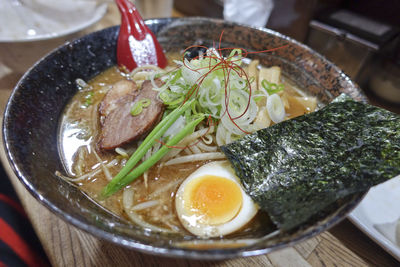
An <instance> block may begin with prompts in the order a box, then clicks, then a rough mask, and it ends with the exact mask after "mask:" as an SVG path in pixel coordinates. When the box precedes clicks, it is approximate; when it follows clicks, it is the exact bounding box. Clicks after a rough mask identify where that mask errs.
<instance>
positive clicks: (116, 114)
mask: <svg viewBox="0 0 400 267" xmlns="http://www.w3.org/2000/svg"><path fill="white" fill-rule="evenodd" d="M128 82H129V81H128ZM130 83H132V82H130ZM156 83H157V86H161V85H162V82H161V81H160V80H156ZM117 84H118V83H116V84H115V85H117ZM133 84H134V83H133ZM115 85H114V86H113V88H112V89H110V90H111V91H110V92H108V93H107V94H106V96H105V97H104V99H103V101H102V103H101V104H100V107H99V112H100V115H101V116H102V117H103V119H102V123H101V135H100V141H99V146H100V148H101V149H106V150H108V149H114V148H116V147H119V146H121V145H124V144H126V143H128V142H131V141H134V140H136V139H138V138H140V137H141V136H142V135H144V134H146V133H147V132H149V131H150V130H151V129H152V128H153V127H154V126H155V125H156V123H158V122H159V121H160V119H161V116H162V114H163V112H164V104H163V103H162V101H161V100H160V99H159V97H158V92H157V91H154V90H153V86H152V84H151V82H150V81H145V82H143V84H142V87H141V89H140V90H136V89H135V88H134V87H135V85H130V89H128V88H125V87H124V88H121V87H122V86H120V85H118V86H115ZM126 85H127V84H125V85H124V86H126ZM112 90H117V92H112ZM115 96H118V97H115ZM111 99H112V100H111ZM142 99H148V100H150V105H149V106H148V107H145V108H143V110H142V112H141V113H140V114H138V115H136V116H132V115H131V113H130V111H131V109H132V107H133V106H134V105H135V103H136V102H138V101H140V100H142ZM103 102H104V103H103Z"/></svg>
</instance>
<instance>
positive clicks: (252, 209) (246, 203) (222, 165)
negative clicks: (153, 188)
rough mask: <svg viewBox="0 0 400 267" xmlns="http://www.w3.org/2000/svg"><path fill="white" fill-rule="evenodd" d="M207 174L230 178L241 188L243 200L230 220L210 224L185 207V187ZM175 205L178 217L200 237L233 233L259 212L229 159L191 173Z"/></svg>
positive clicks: (204, 166)
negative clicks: (203, 221) (238, 209)
mask: <svg viewBox="0 0 400 267" xmlns="http://www.w3.org/2000/svg"><path fill="white" fill-rule="evenodd" d="M205 175H214V176H220V177H223V178H226V179H229V180H232V181H234V182H235V183H236V184H237V185H238V186H239V188H240V191H241V194H242V198H243V202H242V206H241V208H240V211H239V212H238V214H237V215H236V216H235V217H234V218H233V219H232V220H230V221H228V222H226V223H222V224H219V225H208V224H205V223H202V222H201V221H202V220H201V217H199V216H198V215H197V216H196V215H193V214H192V213H191V212H190V211H188V210H187V208H186V207H185V203H184V199H183V194H184V191H185V187H186V185H187V184H188V183H190V182H191V181H192V180H194V179H197V178H199V177H202V176H205ZM175 207H176V212H177V214H178V218H179V220H180V221H181V223H182V225H183V226H184V227H185V229H187V230H188V231H189V232H191V233H192V234H194V235H197V236H200V237H204V238H207V237H217V236H223V235H227V234H231V233H233V232H235V231H237V230H239V229H240V228H242V227H243V226H244V225H246V224H247V223H248V222H249V221H250V220H251V219H252V218H253V217H254V216H255V215H256V213H257V211H258V207H257V206H256V204H254V202H253V200H252V199H251V198H250V197H249V196H248V195H247V194H246V193H245V192H244V190H243V188H242V186H241V184H240V180H239V178H237V176H236V175H235V172H234V170H233V169H232V167H231V165H230V164H229V162H228V161H215V162H210V163H208V164H206V165H203V166H202V167H200V168H199V169H197V170H196V171H195V172H193V173H192V174H191V175H189V176H188V177H187V178H186V180H185V181H184V182H183V183H182V184H181V185H180V187H179V189H178V191H177V193H176V197H175Z"/></svg>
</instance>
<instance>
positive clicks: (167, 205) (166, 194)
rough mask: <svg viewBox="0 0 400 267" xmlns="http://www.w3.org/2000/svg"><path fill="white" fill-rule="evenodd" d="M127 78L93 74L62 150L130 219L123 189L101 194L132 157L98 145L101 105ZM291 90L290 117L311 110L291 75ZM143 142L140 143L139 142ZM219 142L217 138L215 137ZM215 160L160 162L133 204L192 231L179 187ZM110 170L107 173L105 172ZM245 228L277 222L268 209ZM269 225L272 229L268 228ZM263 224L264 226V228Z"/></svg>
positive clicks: (91, 188) (73, 169) (138, 186)
mask: <svg viewBox="0 0 400 267" xmlns="http://www.w3.org/2000/svg"><path fill="white" fill-rule="evenodd" d="M123 79H126V76H125V75H123V74H121V72H120V71H119V70H118V69H117V67H112V68H110V69H108V70H106V71H105V72H103V73H101V74H100V75H98V76H96V77H95V78H93V79H92V80H91V81H89V82H88V84H87V86H86V85H85V86H84V88H82V90H80V91H79V92H78V93H77V94H76V95H75V96H74V97H73V98H72V100H71V101H70V103H69V104H68V106H67V107H66V109H65V112H64V116H63V118H62V122H61V127H60V135H59V136H60V140H59V144H60V151H61V154H62V155H61V156H62V159H63V162H64V165H65V169H66V171H67V173H68V175H69V176H70V177H80V176H82V175H84V174H88V175H86V176H85V177H86V178H85V179H81V180H75V181H74V182H75V183H76V184H77V185H78V186H79V188H80V189H82V190H83V191H84V192H86V193H87V194H88V195H89V196H90V197H92V198H93V199H95V200H96V201H98V202H99V203H100V204H101V205H103V206H104V207H105V208H107V209H108V210H110V211H111V212H113V213H115V214H116V215H118V216H121V217H124V218H125V219H127V220H129V217H128V216H127V214H126V213H125V212H124V207H123V199H122V195H123V190H120V191H119V192H117V193H116V194H114V195H112V196H111V197H109V198H107V199H105V200H100V197H99V196H100V192H101V190H102V189H103V188H104V187H105V186H106V185H107V183H108V182H109V181H110V180H109V178H110V177H109V178H107V175H105V173H106V172H109V176H111V177H113V176H115V175H116V174H117V173H118V172H119V170H120V169H121V168H122V166H123V165H124V164H125V162H126V161H127V159H128V158H127V157H124V156H121V155H119V154H117V153H116V152H114V151H100V150H99V149H98V148H97V145H96V144H97V142H98V135H99V126H100V125H99V124H100V123H99V116H98V104H99V102H100V101H101V100H102V98H103V97H104V95H105V93H106V92H107V90H108V89H109V88H110V87H111V86H112V85H113V84H114V83H116V82H118V81H120V80H123ZM283 83H284V85H285V90H286V92H287V93H288V95H289V96H290V97H288V100H289V101H290V103H289V104H290V108H289V109H288V110H286V113H287V114H289V116H288V117H289V118H290V117H295V116H298V115H302V114H304V113H308V112H310V110H307V109H306V108H304V106H303V105H301V103H298V102H297V101H296V98H295V96H300V94H299V93H298V92H299V90H298V89H297V88H296V87H295V86H294V85H293V84H292V83H291V82H290V81H289V80H287V79H285V80H284V81H283ZM139 142H140V141H139ZM214 142H215V141H214ZM136 143H137V142H134V143H132V144H129V145H126V146H124V147H123V148H124V149H125V150H126V151H128V152H129V153H130V154H131V153H132V152H133V151H134V150H135V148H136V147H137V144H136ZM208 162H210V161H198V162H192V163H184V164H179V165H173V166H162V164H160V163H159V164H156V165H155V166H153V167H152V168H151V169H150V170H149V171H148V174H147V175H148V177H147V181H145V179H143V177H140V178H139V179H136V180H135V181H134V182H132V183H131V184H130V185H129V186H128V188H132V190H133V192H134V194H133V196H134V200H133V205H132V206H136V205H138V204H140V203H146V204H148V205H150V207H151V208H143V209H141V207H140V205H139V206H136V207H137V209H136V210H135V213H136V214H137V215H138V216H139V218H140V219H141V220H143V221H145V222H148V223H150V224H152V225H156V226H158V227H163V228H166V229H171V230H173V231H174V232H179V233H184V234H188V232H187V231H186V230H185V229H184V228H183V226H182V225H181V223H180V221H179V219H178V217H177V215H176V212H175V204H174V197H175V193H176V191H177V188H178V187H179V185H180V184H181V183H182V182H183V180H184V179H185V178H186V177H187V176H189V175H190V174H191V173H192V172H194V171H195V170H196V169H198V168H199V167H200V166H202V165H204V164H206V163H208ZM105 168H106V169H107V171H105ZM71 180H72V179H71ZM258 213H259V214H258V215H257V216H256V217H255V219H253V220H252V222H251V223H250V224H248V225H246V226H245V227H244V229H242V231H239V232H241V233H236V234H235V235H241V234H243V233H246V232H249V231H260V229H264V230H261V231H262V232H264V233H265V232H266V231H271V228H272V224H271V223H270V221H269V219H268V216H266V215H265V214H263V213H262V212H260V211H259V212H258ZM265 224H267V225H270V226H271V227H266V226H265ZM261 225H263V227H260V226H261Z"/></svg>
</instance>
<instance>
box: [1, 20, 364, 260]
mask: <svg viewBox="0 0 400 267" xmlns="http://www.w3.org/2000/svg"><path fill="white" fill-rule="evenodd" d="M176 21H185V22H189V23H196V22H208V23H209V22H211V23H223V24H224V25H228V26H241V27H246V28H250V29H253V30H257V31H261V32H264V33H266V34H269V35H273V36H276V37H278V38H280V39H284V40H286V41H288V42H290V43H292V44H294V45H296V46H298V47H300V48H301V49H303V50H305V51H307V52H308V53H310V54H312V56H313V57H317V58H319V59H321V60H322V61H324V62H326V63H327V64H329V65H330V66H331V67H332V68H334V69H335V72H337V73H338V75H340V76H341V77H342V78H343V79H345V80H346V82H349V83H350V85H351V86H352V87H354V89H355V90H357V91H359V93H360V96H361V98H362V99H361V100H362V101H366V98H365V96H364V94H363V93H362V91H361V89H360V88H359V86H358V85H357V84H356V83H355V82H353V81H352V80H351V79H350V78H349V77H348V76H347V75H346V74H345V73H344V72H343V71H342V70H341V69H339V68H338V67H337V66H336V65H335V64H333V63H332V62H331V61H329V60H328V59H326V58H325V57H324V56H322V55H320V54H319V53H318V52H316V51H314V50H313V49H311V48H310V47H308V46H307V45H305V44H302V43H300V42H298V41H296V40H294V39H292V38H290V37H288V36H286V35H283V34H281V33H278V32H276V31H273V30H271V29H267V28H263V27H251V26H248V25H244V24H239V23H234V22H228V21H224V20H221V19H211V18H203V17H185V18H160V19H148V20H146V21H145V22H146V24H162V23H165V24H170V23H172V22H176ZM111 28H115V29H117V28H119V26H118V25H117V26H111V27H108V28H105V29H102V30H99V31H95V32H92V33H90V34H87V35H85V36H82V37H79V38H77V39H74V40H72V41H70V42H66V43H64V44H63V45H61V46H59V47H57V48H55V49H53V50H52V51H51V52H49V53H48V54H46V55H45V56H44V57H42V58H41V59H40V60H39V61H37V62H36V63H35V64H34V65H33V66H32V67H31V68H29V69H28V70H27V71H26V72H25V73H24V75H23V76H22V77H21V78H20V80H19V81H18V83H17V84H16V86H15V87H14V89H13V91H12V93H11V95H10V98H9V100H8V101H7V105H6V108H5V111H4V115H3V125H2V128H3V129H2V130H3V145H4V148H5V151H6V155H7V158H8V161H9V163H10V166H11V168H12V169H13V171H14V173H15V174H16V176H17V177H18V179H19V180H20V181H21V182H22V184H23V185H24V186H25V188H26V189H27V190H28V191H29V192H30V194H31V195H32V196H33V197H34V198H35V199H36V200H38V201H39V202H40V203H41V204H43V205H44V206H45V207H46V208H47V209H49V210H50V211H51V212H52V213H53V214H55V215H57V216H58V217H59V218H61V219H63V220H64V221H66V222H67V223H70V224H72V225H73V226H75V227H77V228H78V229H81V230H83V231H85V232H87V233H89V234H92V235H94V236H95V237H96V238H101V239H105V240H107V241H110V242H112V243H114V244H118V245H122V246H124V247H128V248H132V249H135V250H137V251H139V252H143V253H146V254H151V255H157V256H166V257H173V258H185V259H198V260H222V259H229V258H235V257H248V256H257V255H262V254H266V253H269V252H272V251H275V250H277V249H281V248H283V247H287V246H293V245H294V244H297V243H299V242H301V241H304V240H306V239H309V238H311V237H314V236H316V235H317V234H320V233H321V232H323V231H325V230H327V229H329V228H331V227H332V226H334V225H336V224H338V223H339V222H340V221H342V220H343V219H345V218H346V215H347V214H349V213H350V212H351V211H352V210H353V209H354V208H355V207H356V206H357V205H358V204H359V203H360V202H361V200H362V199H363V197H364V196H365V194H364V193H359V194H356V195H354V196H353V198H352V200H351V201H349V202H348V203H347V204H346V206H345V207H343V208H342V209H341V210H340V212H339V214H336V215H335V216H333V217H332V218H330V219H329V220H327V221H326V222H324V223H322V224H321V225H319V226H318V227H316V228H315V229H314V230H312V231H311V232H307V231H305V234H303V235H300V236H298V237H296V238H294V239H292V240H289V241H283V242H280V243H277V244H274V245H272V246H269V247H265V248H262V249H260V248H256V249H254V248H253V249H252V247H251V246H249V247H246V248H244V250H243V247H241V248H242V250H241V248H240V247H239V248H238V249H210V250H201V249H200V250H194V249H188V248H181V247H175V248H165V247H157V246H153V245H146V244H143V243H140V242H138V241H133V240H132V239H127V238H126V237H123V236H121V235H117V236H116V235H115V234H113V233H112V232H109V231H106V230H103V229H100V228H98V227H96V226H94V225H92V224H89V223H86V222H84V221H82V220H80V219H77V218H75V217H73V216H71V215H69V214H67V213H66V212H64V211H63V210H62V209H60V208H59V207H57V206H56V205H55V204H53V203H52V202H51V201H50V200H49V199H47V198H46V197H45V196H43V195H42V194H41V193H40V192H38V191H37V190H35V188H34V185H33V184H32V183H31V182H30V180H29V178H28V177H27V176H26V175H25V174H24V172H23V171H22V170H21V169H20V168H19V167H18V165H17V163H16V161H15V159H14V154H13V152H12V149H11V146H12V145H11V144H10V137H9V136H10V135H9V129H8V127H7V125H8V123H9V121H8V117H9V113H10V106H11V105H12V102H13V99H14V98H15V97H16V95H17V93H18V91H19V90H21V89H20V88H21V84H22V83H23V81H24V80H25V79H26V78H27V77H29V75H30V73H31V72H32V71H33V70H34V69H35V68H36V67H37V66H38V65H40V64H41V62H43V61H46V60H47V58H48V57H49V56H51V55H53V54H55V53H57V51H58V50H59V49H61V48H63V47H65V46H68V45H71V44H72V45H73V44H74V43H77V42H80V41H81V39H84V38H90V37H91V36H92V35H96V34H99V33H100V32H102V31H106V30H109V29H111ZM363 98H364V99H363Z"/></svg>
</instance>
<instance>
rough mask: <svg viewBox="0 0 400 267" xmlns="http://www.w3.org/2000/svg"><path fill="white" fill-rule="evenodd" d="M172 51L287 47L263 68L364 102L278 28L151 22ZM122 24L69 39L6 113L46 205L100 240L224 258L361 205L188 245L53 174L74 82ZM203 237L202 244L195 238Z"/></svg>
mask: <svg viewBox="0 0 400 267" xmlns="http://www.w3.org/2000/svg"><path fill="white" fill-rule="evenodd" d="M146 23H147V25H148V26H149V27H150V28H151V30H152V31H153V32H154V33H155V34H156V35H157V37H158V40H159V41H160V43H161V45H162V46H163V48H164V49H165V50H167V51H181V50H182V49H183V48H186V47H187V46H190V45H192V44H195V43H203V44H205V45H212V43H213V41H218V40H219V36H220V34H221V32H222V31H223V30H224V36H223V43H222V46H223V47H233V46H235V47H242V48H246V49H248V50H249V51H260V50H265V49H269V48H274V47H280V46H282V45H286V44H289V46H287V47H285V48H284V49H279V50H276V51H274V52H271V53H262V54H257V58H259V59H260V62H261V64H263V65H267V66H268V65H278V66H280V67H281V68H282V71H283V73H284V75H286V76H288V77H289V78H291V79H292V80H293V81H295V82H296V83H297V85H298V86H299V87H300V88H303V89H304V90H305V91H307V92H308V93H310V94H312V95H315V96H317V97H318V99H319V100H320V101H321V102H323V103H328V102H329V101H330V100H332V99H333V98H334V97H335V96H337V95H339V94H340V93H341V92H346V93H348V94H349V95H351V96H352V97H353V98H355V99H358V100H365V97H364V96H363V94H362V93H361V91H360V89H359V88H358V86H357V85H355V84H354V83H353V82H352V81H351V80H350V79H349V78H348V77H347V76H346V75H345V74H344V73H343V72H342V71H341V70H339V69H338V68H337V67H336V66H335V65H334V64H332V63H331V62H329V61H327V60H326V59H325V58H323V57H322V56H320V55H319V54H317V53H316V52H314V51H312V50H311V49H310V48H308V47H306V46H304V45H302V44H300V43H298V42H296V41H294V40H292V39H290V38H288V37H286V36H283V35H281V34H279V33H276V32H273V31H270V30H267V29H254V28H249V27H245V26H242V25H238V24H234V23H228V22H224V21H221V20H212V19H204V18H182V19H156V20H148V21H146ZM117 35H118V27H112V28H108V29H105V30H102V31H99V32H95V33H92V34H90V35H87V36H84V37H82V38H80V39H77V40H75V41H72V42H70V43H66V44H65V45H63V46H61V47H60V48H58V49H56V50H55V51H53V52H52V53H50V54H49V55H47V56H46V57H44V58H43V59H42V60H40V61H39V62H38V63H36V64H35V65H34V66H33V67H32V68H31V69H30V70H29V71H28V72H27V73H26V74H25V75H24V76H23V77H22V79H21V80H20V82H19V83H18V84H17V86H16V87H15V89H14V91H13V93H12V95H11V98H10V99H9V102H8V105H7V108H6V111H5V117H4V125H3V131H4V143H5V146H6V150H7V153H8V157H9V160H10V162H11V165H12V166H13V168H14V171H15V173H16V174H17V176H18V177H19V179H20V180H21V182H22V183H23V184H24V185H25V186H26V188H27V189H28V190H29V192H31V194H32V195H33V196H34V197H35V198H36V199H38V200H39V201H40V202H41V203H43V205H45V206H46V207H47V208H49V209H50V210H51V211H53V212H54V213H55V214H57V215H58V216H60V217H61V218H63V219H64V220H66V221H67V222H69V223H71V224H73V225H75V226H77V227H78V228H80V229H83V230H85V231H87V232H89V233H91V234H93V235H95V236H97V237H99V238H103V239H106V240H109V241H111V242H114V243H117V244H120V245H123V246H125V247H129V248H133V249H136V250H139V251H143V252H146V253H152V254H159V255H166V256H175V257H176V256H178V257H186V258H196V259H223V258H230V257H237V256H251V255H258V254H262V253H268V252H270V251H273V250H275V249H277V248H281V247H285V246H288V245H293V244H294V243H296V242H299V241H301V240H304V239H307V238H310V237H312V236H314V235H316V234H318V233H320V232H322V231H324V230H326V229H328V228H329V227H331V226H332V225H334V224H336V223H338V222H339V221H340V220H342V219H343V218H345V216H346V215H347V214H348V213H349V212H350V211H351V210H352V209H353V208H354V207H355V206H356V205H357V204H358V203H359V201H360V199H361V197H362V195H355V196H352V197H350V198H348V199H344V200H341V201H340V202H338V203H336V204H337V205H335V207H333V209H330V210H327V211H326V212H325V213H324V214H319V218H318V222H317V223H315V224H312V225H304V227H302V228H301V229H297V230H296V231H294V232H291V233H285V234H280V235H277V236H274V237H271V238H263V237H255V236H251V235H250V236H248V235H247V236H246V235H243V236H242V237H241V240H237V239H229V238H227V239H226V242H228V243H235V244H236V245H237V246H227V247H226V248H223V247H224V246H221V244H219V243H218V242H217V241H211V243H209V244H208V245H207V247H208V249H195V248H193V247H192V248H190V247H187V246H186V245H185V244H186V243H185V241H186V240H183V239H182V237H181V236H165V235H161V234H158V233H154V232H149V231H144V230H143V229H142V228H140V227H137V226H135V225H131V224H129V223H127V222H126V221H125V220H123V219H121V218H118V217H115V216H113V215H112V214H111V213H108V212H107V211H106V210H104V209H102V208H101V207H100V206H99V205H97V204H96V203H94V202H92V201H91V200H90V199H88V198H87V197H86V196H85V195H84V194H83V193H82V192H81V191H80V190H79V189H77V188H76V187H75V186H74V185H72V184H69V183H67V182H65V181H64V180H62V179H60V178H58V177H57V176H56V175H55V174H54V173H55V171H57V170H63V163H62V162H61V159H60V156H59V151H58V145H57V133H58V127H59V123H60V116H61V114H62V112H63V109H64V107H65V105H66V104H67V103H68V101H69V100H70V99H71V97H72V96H73V95H74V94H75V92H76V91H77V88H76V85H75V80H76V79H77V78H82V79H84V80H89V79H91V78H92V77H94V76H96V75H97V74H99V73H101V72H102V71H104V70H106V69H107V68H109V67H111V66H113V65H115V64H116V41H117ZM197 242H201V241H197Z"/></svg>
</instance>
